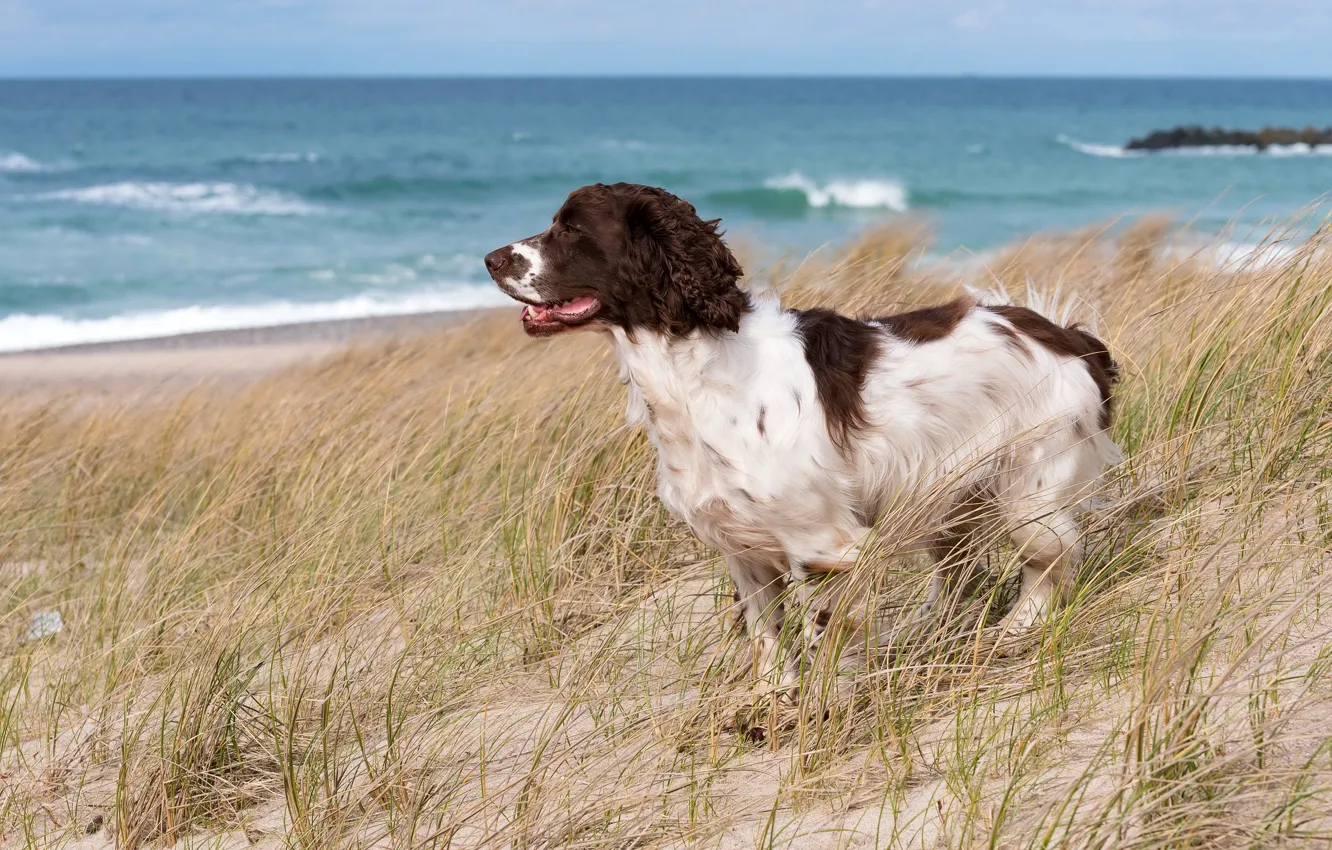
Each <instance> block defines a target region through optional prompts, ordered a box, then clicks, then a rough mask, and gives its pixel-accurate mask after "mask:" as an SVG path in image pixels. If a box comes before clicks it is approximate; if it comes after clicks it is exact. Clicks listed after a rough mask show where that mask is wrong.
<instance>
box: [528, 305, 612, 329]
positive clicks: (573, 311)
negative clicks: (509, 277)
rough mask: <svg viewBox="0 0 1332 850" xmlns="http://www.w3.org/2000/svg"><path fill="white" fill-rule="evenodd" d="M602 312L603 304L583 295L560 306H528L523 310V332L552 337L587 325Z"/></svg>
mask: <svg viewBox="0 0 1332 850" xmlns="http://www.w3.org/2000/svg"><path fill="white" fill-rule="evenodd" d="M599 312H601V302H600V301H598V300H597V299H596V298H594V297H592V296H591V295H583V296H580V297H578V298H574V299H573V300H571V301H562V302H560V303H559V304H528V305H527V306H526V307H524V308H523V330H525V331H527V335H528V336H550V335H551V334H557V333H559V332H560V331H563V330H568V329H569V328H576V327H578V326H579V325H585V324H587V323H588V322H590V321H592V320H593V319H595V318H596V316H597V313H599Z"/></svg>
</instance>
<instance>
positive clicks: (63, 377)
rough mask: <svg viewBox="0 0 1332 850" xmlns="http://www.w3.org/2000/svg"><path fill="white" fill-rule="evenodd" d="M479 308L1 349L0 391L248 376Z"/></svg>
mask: <svg viewBox="0 0 1332 850" xmlns="http://www.w3.org/2000/svg"><path fill="white" fill-rule="evenodd" d="M481 312H483V311H476V310H459V311H450V312H437V313H420V314H414V315H406V316H377V317H371V318H362V319H345V320H337V321H327V322H303V323H298V324H288V325H277V326H273V327H263V328H238V329H235V330H225V331H208V332H205V333H193V334H181V335H179V336H169V337H159V338H153V339H138V340H125V341H121V342H104V343H91V344H85V345H70V346H62V347H58V348H47V349H37V350H34V351H22V352H14V353H6V354H0V393H14V392H20V393H31V392H42V391H53V392H66V391H70V390H74V391H89V392H93V393H101V392H114V391H120V390H123V389H127V388H130V387H133V388H135V389H138V390H144V389H156V388H176V389H178V388H180V387H182V386H187V385H189V384H191V383H197V382H200V381H211V380H251V379H254V378H256V377H260V376H262V375H265V374H268V373H270V372H272V371H274V370H276V369H280V368H282V367H285V366H290V365H292V364H296V363H301V362H309V361H312V360H316V359H318V358H320V357H323V356H326V355H328V354H331V353H333V352H335V351H337V350H338V349H340V348H343V347H345V346H347V345H352V344H356V343H362V342H377V341H383V340H385V339H392V338H405V337H411V336H416V335H420V334H428V333H433V332H438V331H439V330H441V329H444V328H448V327H451V326H455V325H457V324H459V323H461V322H465V321H467V320H469V319H471V318H475V317H476V316H478V315H480V314H481Z"/></svg>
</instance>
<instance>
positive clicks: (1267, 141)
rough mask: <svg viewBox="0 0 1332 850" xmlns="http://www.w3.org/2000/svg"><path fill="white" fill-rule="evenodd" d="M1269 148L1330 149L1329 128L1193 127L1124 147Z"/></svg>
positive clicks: (1331, 130)
mask: <svg viewBox="0 0 1332 850" xmlns="http://www.w3.org/2000/svg"><path fill="white" fill-rule="evenodd" d="M1273 145H1281V146H1289V145H1308V146H1309V147H1317V146H1318V145H1332V127H1327V128H1325V129H1322V130H1320V129H1318V128H1317V127H1305V128H1304V129H1303V130H1296V129H1294V128H1290V127H1264V128H1263V129H1261V130H1223V129H1221V128H1220V127H1203V126H1200V125H1197V124H1192V125H1188V126H1181V127H1175V128H1173V129H1170V130H1157V131H1156V132H1155V133H1151V134H1149V135H1146V136H1143V137H1142V138H1139V139H1133V140H1132V141H1130V142H1129V143H1128V144H1127V145H1125V147H1126V148H1127V149H1128V150H1131V151H1163V150H1171V149H1174V148H1211V147H1222V146H1226V147H1230V146H1235V147H1251V148H1257V149H1258V150H1260V151H1261V150H1266V149H1267V148H1269V147H1272V146H1273Z"/></svg>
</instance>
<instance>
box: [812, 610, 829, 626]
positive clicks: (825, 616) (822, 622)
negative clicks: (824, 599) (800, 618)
mask: <svg viewBox="0 0 1332 850" xmlns="http://www.w3.org/2000/svg"><path fill="white" fill-rule="evenodd" d="M831 622H832V612H831V611H820V612H818V613H817V614H815V615H814V625H816V626H818V627H819V628H821V629H826V628H828V624H829V623H831Z"/></svg>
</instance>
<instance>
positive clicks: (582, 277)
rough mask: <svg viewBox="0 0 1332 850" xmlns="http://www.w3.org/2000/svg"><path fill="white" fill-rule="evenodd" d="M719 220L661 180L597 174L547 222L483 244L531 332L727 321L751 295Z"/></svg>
mask: <svg viewBox="0 0 1332 850" xmlns="http://www.w3.org/2000/svg"><path fill="white" fill-rule="evenodd" d="M718 223H719V222H718V221H704V220H702V219H700V218H699V217H698V214H697V213H696V212H695V211H694V208H693V206H691V205H690V204H689V203H687V202H686V201H683V200H681V199H680V198H677V197H676V196H674V195H672V194H671V193H669V192H667V191H665V190H663V189H655V188H652V187H650V186H637V185H633V184H630V183H616V184H614V185H612V186H607V185H605V184H602V183H598V184H596V185H594V186H584V187H583V188H581V189H577V190H575V191H574V192H573V193H572V194H571V195H569V199H568V200H567V201H565V202H564V206H562V207H560V210H559V212H557V213H556V214H555V218H554V219H553V220H552V222H551V226H550V227H549V228H547V229H546V230H545V231H543V232H541V233H538V234H537V235H536V236H532V237H529V238H527V239H524V240H522V241H520V242H514V243H512V244H510V245H505V246H504V247H503V248H499V249H498V250H495V251H491V252H490V253H489V254H487V255H486V269H487V270H489V272H490V276H491V277H492V278H494V280H495V283H497V284H499V287H500V289H502V290H504V292H505V294H507V295H509V296H510V297H511V298H514V299H516V300H518V301H521V302H522V303H524V304H526V305H527V306H526V307H525V308H523V314H522V319H523V328H524V329H525V330H526V331H527V333H528V335H529V336H550V335H552V334H557V333H561V332H563V331H567V330H572V329H575V328H602V329H606V328H609V327H612V326H618V327H622V328H624V329H626V330H629V331H632V330H634V329H635V328H644V329H647V330H652V331H660V332H664V333H668V334H673V335H679V334H687V333H690V332H691V331H694V330H698V329H700V328H701V329H705V330H732V331H733V330H736V329H737V327H739V323H740V317H741V316H742V315H743V314H744V312H745V310H746V308H747V307H748V304H749V301H748V298H747V297H746V296H745V294H744V292H742V291H741V290H740V288H739V287H737V286H736V280H737V279H739V277H740V275H741V274H742V272H741V270H740V264H739V263H737V262H736V260H735V257H734V256H733V255H732V254H731V252H730V250H729V249H728V248H727V247H726V245H725V243H723V242H722V240H721V235H720V234H719V233H718V232H717V225H718Z"/></svg>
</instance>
